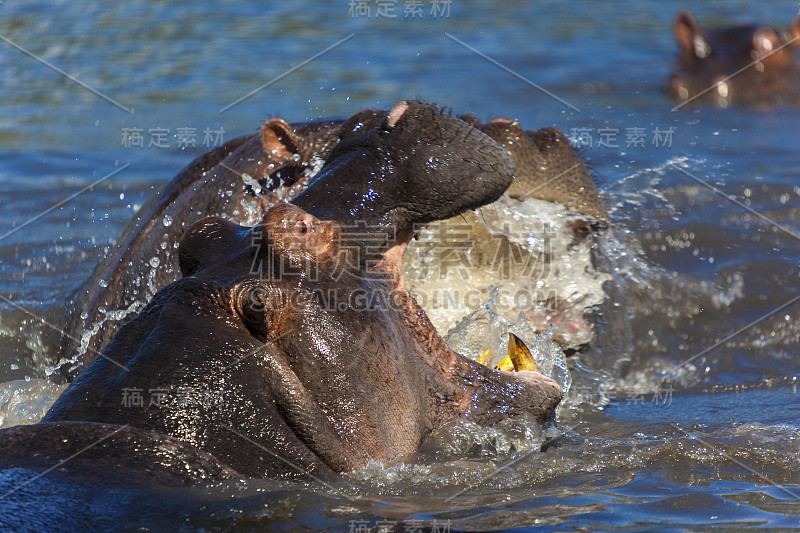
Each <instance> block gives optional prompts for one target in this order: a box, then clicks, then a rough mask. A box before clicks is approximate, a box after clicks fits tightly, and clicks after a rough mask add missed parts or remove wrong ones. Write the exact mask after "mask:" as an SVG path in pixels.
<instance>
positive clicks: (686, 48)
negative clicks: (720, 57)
mask: <svg viewBox="0 0 800 533" xmlns="http://www.w3.org/2000/svg"><path fill="white" fill-rule="evenodd" d="M672 33H673V34H674V35H675V40H676V41H678V46H679V47H680V55H681V56H682V57H684V58H685V59H693V58H694V57H696V56H697V57H701V58H702V57H705V56H706V55H707V51H706V49H705V47H706V46H707V44H706V43H707V41H706V39H705V37H703V30H702V28H700V25H699V24H698V23H697V20H695V18H694V15H692V14H691V13H690V12H689V10H688V9H681V10H680V11H678V14H677V15H675V21H674V22H673V23H672ZM698 44H701V46H698ZM698 52H699V53H698Z"/></svg>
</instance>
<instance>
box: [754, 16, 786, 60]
mask: <svg viewBox="0 0 800 533" xmlns="http://www.w3.org/2000/svg"><path fill="white" fill-rule="evenodd" d="M782 45H783V43H782V40H781V36H780V35H778V32H776V31H775V30H774V29H772V28H769V27H766V26H761V27H759V28H758V29H757V30H756V31H755V33H753V50H754V52H755V56H754V57H753V59H759V60H761V62H762V63H764V64H765V65H767V66H769V67H771V68H782V67H788V66H789V65H791V64H792V62H793V61H794V54H795V49H794V48H793V47H791V46H785V47H783V48H781V46H782Z"/></svg>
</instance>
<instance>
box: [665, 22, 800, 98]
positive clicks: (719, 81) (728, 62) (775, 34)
mask: <svg viewBox="0 0 800 533" xmlns="http://www.w3.org/2000/svg"><path fill="white" fill-rule="evenodd" d="M673 33H674V35H675V40H676V41H677V42H678V48H679V49H678V58H677V61H676V63H675V66H674V68H673V71H672V73H671V74H670V76H669V78H668V80H667V83H666V86H665V88H664V90H665V92H666V93H667V95H668V96H669V97H670V99H672V101H673V102H675V103H676V104H683V103H692V104H714V105H716V106H718V107H728V106H730V105H739V106H746V107H755V108H763V109H767V108H771V107H775V106H779V105H791V106H797V105H800V60H798V57H797V51H798V48H800V42H799V41H798V39H800V15H797V16H795V18H794V19H792V21H791V22H790V24H789V29H788V31H787V32H782V31H778V30H776V29H774V28H771V27H769V26H759V25H755V24H740V25H736V26H728V27H724V28H717V29H710V30H704V29H703V28H701V27H700V25H699V24H698V23H697V21H696V20H695V18H694V16H693V15H692V14H691V13H690V12H689V11H687V10H685V9H684V10H681V11H679V12H678V14H677V15H676V17H675V21H674V23H673Z"/></svg>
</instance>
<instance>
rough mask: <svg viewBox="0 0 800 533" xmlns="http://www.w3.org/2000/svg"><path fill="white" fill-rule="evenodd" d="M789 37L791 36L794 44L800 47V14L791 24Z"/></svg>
mask: <svg viewBox="0 0 800 533" xmlns="http://www.w3.org/2000/svg"><path fill="white" fill-rule="evenodd" d="M789 35H790V36H791V39H792V40H794V41H795V42H794V43H793V44H794V46H798V45H800V43H798V42H797V41H800V13H798V14H797V15H795V16H794V18H793V19H792V21H791V22H790V23H789ZM792 48H794V47H792Z"/></svg>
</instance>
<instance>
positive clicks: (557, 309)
mask: <svg viewBox="0 0 800 533" xmlns="http://www.w3.org/2000/svg"><path fill="white" fill-rule="evenodd" d="M461 118H462V120H464V121H465V122H467V123H469V124H471V125H472V126H473V127H475V128H476V129H479V130H480V131H482V132H484V133H486V134H487V135H489V136H490V137H491V138H492V139H494V140H495V141H497V143H498V144H500V146H502V147H503V148H504V149H505V150H506V151H507V152H508V153H509V155H510V156H511V158H512V162H513V165H514V181H513V182H512V184H511V186H510V187H509V188H508V190H507V196H504V198H501V199H500V200H499V201H497V202H495V203H494V204H492V205H491V206H488V207H485V208H483V209H481V211H480V213H475V212H468V213H464V214H463V215H461V216H459V217H457V218H454V219H450V220H444V221H441V222H438V223H436V224H434V225H432V226H431V227H430V228H429V229H428V231H427V233H429V234H430V235H431V237H430V239H438V240H439V241H441V244H442V246H439V247H435V248H434V246H433V245H434V244H436V242H435V241H434V240H432V241H425V237H426V236H425V235H424V233H426V232H423V236H422V238H421V239H420V241H418V242H416V243H414V244H412V247H411V249H410V250H409V255H410V259H411V261H407V262H406V265H407V266H406V269H405V271H404V277H405V279H406V283H407V284H408V286H409V288H410V289H411V291H412V293H413V294H415V295H416V296H417V297H418V299H419V300H420V301H422V302H426V303H430V304H431V305H429V306H427V307H426V310H427V311H428V314H429V316H430V318H431V320H432V321H433V323H434V324H435V325H436V327H437V328H438V329H439V330H440V331H443V332H448V331H450V330H452V329H453V328H454V327H455V326H456V325H457V323H458V321H459V320H461V319H462V318H464V317H465V316H467V315H468V314H470V313H472V312H474V311H475V310H476V309H477V307H478V305H479V304H481V303H482V302H484V301H487V300H488V295H489V294H490V289H489V288H490V287H498V289H499V293H498V295H497V297H496V298H495V301H494V306H495V311H496V312H497V313H498V314H499V315H501V316H502V317H503V318H505V319H506V320H507V321H508V322H509V323H515V322H516V321H518V320H519V315H520V313H522V315H523V318H524V319H525V320H526V321H527V322H528V323H529V324H531V325H532V326H533V327H534V329H535V330H536V331H537V332H542V331H546V330H549V329H550V327H551V326H552V327H553V334H554V339H555V340H556V342H558V344H559V345H560V346H561V347H562V348H563V349H564V350H565V351H566V352H567V353H573V352H576V351H579V350H581V349H583V348H584V347H586V346H587V345H588V344H589V343H590V342H591V341H592V339H593V337H594V332H593V328H592V324H591V322H590V321H588V320H586V319H585V318H584V316H583V315H584V313H585V312H586V310H587V309H589V308H592V307H594V306H597V305H599V304H601V303H602V302H603V301H604V297H605V293H604V292H603V289H602V284H603V283H604V282H605V281H607V280H608V279H609V277H608V276H607V275H605V274H604V273H602V272H598V271H597V269H596V268H595V267H594V265H593V264H592V256H591V249H592V246H593V244H594V242H595V237H597V236H598V235H599V233H600V232H601V231H603V230H605V229H606V228H607V227H608V226H609V224H610V220H609V215H608V211H607V209H606V206H605V203H604V202H603V200H602V198H601V197H600V194H599V192H598V190H597V186H596V185H595V183H594V181H593V180H592V177H591V175H590V174H589V171H588V169H587V167H586V164H585V163H584V162H583V160H582V159H581V157H580V155H579V154H578V153H577V152H576V150H575V149H574V148H573V146H572V145H571V144H570V142H569V140H568V139H567V138H566V136H565V135H564V134H563V133H562V132H561V131H560V130H559V129H557V128H552V127H550V128H541V129H539V130H536V131H526V130H524V129H523V128H522V126H521V124H520V123H519V121H516V120H510V119H505V118H495V119H493V120H491V121H489V122H488V123H486V124H484V123H482V122H480V121H479V120H478V119H477V118H476V117H474V116H473V115H462V116H461ZM533 212H536V213H537V215H539V214H540V215H541V218H538V219H537V220H544V221H545V222H544V223H543V224H540V225H532V226H526V225H525V223H524V222H522V221H520V222H517V219H519V218H520V217H522V216H526V215H531V214H532V213H533ZM510 213H513V217H509V216H508V215H509V214H510ZM528 218H533V217H530V216H528ZM448 236H453V237H456V240H455V241H454V240H453V237H450V238H448ZM420 265H423V266H422V267H420ZM428 265H430V266H428ZM442 284H445V285H447V286H453V287H460V289H461V296H462V297H460V298H459V297H454V296H453V294H452V293H451V294H446V295H440V293H441V292H442V291H441V290H440V287H441V286H442ZM478 295H480V296H481V297H482V298H481V299H479V297H478ZM423 305H424V304H423Z"/></svg>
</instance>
